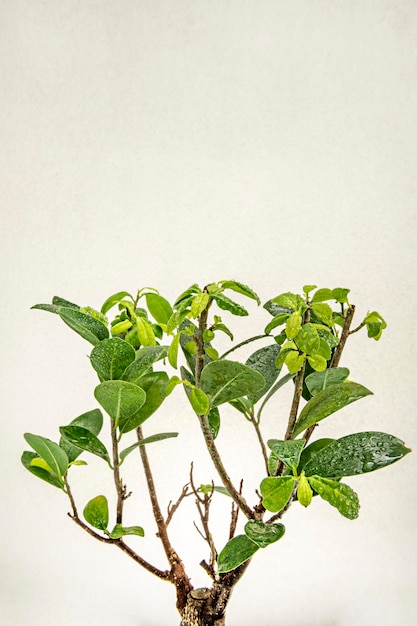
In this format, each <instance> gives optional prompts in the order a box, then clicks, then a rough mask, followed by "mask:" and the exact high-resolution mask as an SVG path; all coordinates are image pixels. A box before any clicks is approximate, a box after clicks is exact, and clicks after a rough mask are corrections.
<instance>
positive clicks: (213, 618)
mask: <svg viewBox="0 0 417 626" xmlns="http://www.w3.org/2000/svg"><path fill="white" fill-rule="evenodd" d="M212 600H213V589H207V588H205V587H203V588H201V589H193V590H192V591H190V593H189V594H188V596H187V604H186V606H185V608H184V611H183V613H182V616H181V617H182V619H181V624H180V626H225V624H226V618H225V614H224V613H223V614H222V615H213V612H212Z"/></svg>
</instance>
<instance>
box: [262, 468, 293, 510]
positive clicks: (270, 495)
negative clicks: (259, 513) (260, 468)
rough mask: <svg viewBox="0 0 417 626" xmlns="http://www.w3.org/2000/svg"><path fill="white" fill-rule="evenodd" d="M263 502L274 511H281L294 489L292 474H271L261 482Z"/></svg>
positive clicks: (268, 508)
mask: <svg viewBox="0 0 417 626" xmlns="http://www.w3.org/2000/svg"><path fill="white" fill-rule="evenodd" d="M260 489H261V495H262V498H263V499H262V504H263V505H264V507H265V508H266V509H267V510H268V511H271V512H272V513H277V512H278V511H281V510H282V509H283V508H284V506H285V505H286V504H287V502H288V501H289V499H290V498H291V494H292V492H293V489H294V478H293V477H292V476H271V477H269V478H264V479H263V481H262V482H261V487H260Z"/></svg>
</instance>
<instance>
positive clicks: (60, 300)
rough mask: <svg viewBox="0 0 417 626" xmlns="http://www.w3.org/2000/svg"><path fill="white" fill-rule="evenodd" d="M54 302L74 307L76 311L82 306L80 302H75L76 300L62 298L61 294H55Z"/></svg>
mask: <svg viewBox="0 0 417 626" xmlns="http://www.w3.org/2000/svg"><path fill="white" fill-rule="evenodd" d="M52 304H55V305H58V306H64V307H66V308H69V309H74V310H75V311H79V310H80V308H81V307H80V306H79V305H78V304H74V302H70V301H69V300H65V298H60V297H59V296H54V297H53V298H52Z"/></svg>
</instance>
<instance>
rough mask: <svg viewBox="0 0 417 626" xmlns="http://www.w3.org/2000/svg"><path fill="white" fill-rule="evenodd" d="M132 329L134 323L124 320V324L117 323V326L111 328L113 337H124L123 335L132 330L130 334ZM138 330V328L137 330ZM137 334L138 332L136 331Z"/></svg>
mask: <svg viewBox="0 0 417 626" xmlns="http://www.w3.org/2000/svg"><path fill="white" fill-rule="evenodd" d="M131 329H132V322H131V321H130V320H123V321H122V322H117V324H113V325H112V327H111V334H112V335H122V334H123V333H125V332H126V331H128V330H130V332H132V331H131ZM135 330H136V328H135ZM136 334H137V331H136Z"/></svg>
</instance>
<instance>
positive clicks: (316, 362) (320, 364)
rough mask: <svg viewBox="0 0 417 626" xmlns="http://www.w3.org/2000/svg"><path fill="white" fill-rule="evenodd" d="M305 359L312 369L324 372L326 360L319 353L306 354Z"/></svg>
mask: <svg viewBox="0 0 417 626" xmlns="http://www.w3.org/2000/svg"><path fill="white" fill-rule="evenodd" d="M307 361H308V362H309V363H310V365H311V367H312V368H313V370H316V371H317V372H324V370H325V369H326V367H327V361H326V359H325V358H324V357H322V356H320V354H311V355H308V356H307Z"/></svg>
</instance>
